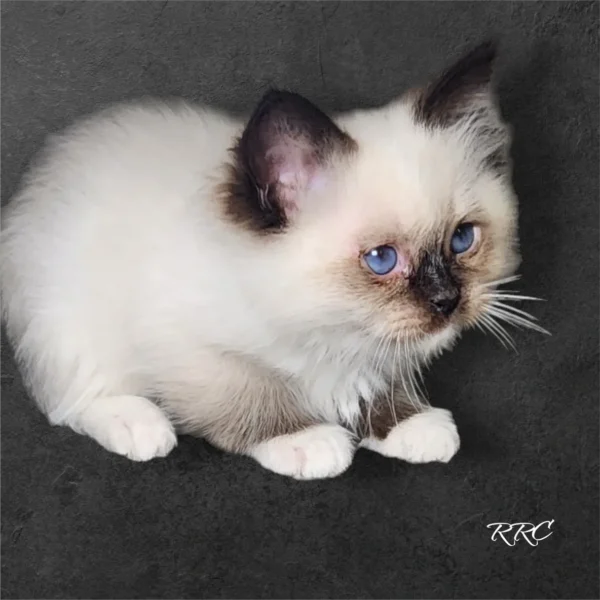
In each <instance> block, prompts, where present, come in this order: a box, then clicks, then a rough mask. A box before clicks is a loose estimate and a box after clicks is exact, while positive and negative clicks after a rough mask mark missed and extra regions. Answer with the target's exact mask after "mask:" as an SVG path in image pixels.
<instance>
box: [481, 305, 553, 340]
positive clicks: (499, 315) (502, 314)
mask: <svg viewBox="0 0 600 600" xmlns="http://www.w3.org/2000/svg"><path fill="white" fill-rule="evenodd" d="M486 312H487V314H488V315H491V316H493V317H496V319H498V320H500V321H505V322H506V323H510V324H511V325H514V326H521V327H523V328H525V329H532V330H533V331H539V332H540V333H544V334H546V335H551V334H550V332H549V331H547V330H546V329H544V328H543V327H542V326H541V325H538V324H537V323H534V322H532V321H531V320H529V319H525V318H523V317H520V316H518V315H515V314H513V313H510V312H508V311H506V310H504V309H502V308H498V307H497V306H495V307H492V306H488V308H487V311H486Z"/></svg>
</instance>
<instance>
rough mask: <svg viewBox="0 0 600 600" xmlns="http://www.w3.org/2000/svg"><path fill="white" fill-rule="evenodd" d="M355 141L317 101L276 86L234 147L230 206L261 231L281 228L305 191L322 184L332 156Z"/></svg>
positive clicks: (298, 208)
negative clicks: (234, 191)
mask: <svg viewBox="0 0 600 600" xmlns="http://www.w3.org/2000/svg"><path fill="white" fill-rule="evenodd" d="M354 145H355V143H354V141H353V140H352V139H351V138H350V137H349V136H348V135H347V134H345V133H344V132H343V131H342V130H341V129H339V127H338V126H337V125H336V124H335V123H334V122H333V121H332V120H331V119H330V118H329V117H328V116H327V115H326V114H325V113H323V112H322V111H321V110H319V109H318V108H317V107H316V106H315V105H314V104H312V103H311V102H309V101H308V100H307V99H306V98H303V97H302V96H300V95H298V94H293V93H290V92H284V91H278V90H272V91H270V92H268V93H267V94H266V95H265V96H264V97H263V98H262V99H261V101H260V102H259V104H258V106H257V107H256V109H255V111H254V113H253V114H252V116H251V117H250V120H249V121H248V124H247V126H246V129H245V130H244V132H243V134H242V136H241V138H240V140H239V142H238V144H237V146H236V148H235V149H234V152H235V160H236V162H237V168H236V173H237V175H236V176H237V177H238V181H237V192H238V193H237V194H236V195H235V196H236V197H235V199H233V198H232V201H235V202H238V203H242V204H243V205H240V206H237V207H231V208H233V209H234V211H238V212H239V214H245V215H246V220H250V221H252V222H253V225H254V226H258V227H259V228H261V229H271V230H272V229H279V230H280V229H283V228H284V227H285V226H286V225H287V223H288V221H289V219H290V217H292V216H293V214H294V213H295V212H296V211H297V210H301V208H302V207H301V200H302V197H303V194H304V193H305V192H306V191H307V189H309V188H310V187H311V186H314V185H318V184H320V183H322V181H323V178H325V177H326V171H327V166H328V163H329V160H330V159H331V158H332V156H333V155H334V154H335V153H337V152H339V153H344V152H347V151H350V150H352V148H353V147H354Z"/></svg>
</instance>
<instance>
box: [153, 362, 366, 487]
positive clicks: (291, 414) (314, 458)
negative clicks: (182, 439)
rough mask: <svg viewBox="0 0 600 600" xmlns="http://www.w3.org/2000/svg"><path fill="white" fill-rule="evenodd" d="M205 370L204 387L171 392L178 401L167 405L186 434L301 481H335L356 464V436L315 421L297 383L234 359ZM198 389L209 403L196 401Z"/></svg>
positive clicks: (168, 402)
mask: <svg viewBox="0 0 600 600" xmlns="http://www.w3.org/2000/svg"><path fill="white" fill-rule="evenodd" d="M204 367H205V369H206V370H205V377H204V381H203V382H202V383H201V384H200V385H198V386H192V388H191V389H190V391H189V392H185V391H183V390H179V392H178V393H177V394H175V395H172V394H168V397H170V398H176V399H175V400H166V401H165V408H166V409H167V411H168V412H169V414H170V415H172V416H173V418H174V419H175V420H176V421H177V422H178V423H179V424H180V425H179V430H180V431H181V432H183V433H189V434H192V435H198V436H201V437H204V438H206V439H207V440H208V441H209V442H210V443H212V444H213V445H215V446H217V447H219V448H221V449H223V450H226V451H228V452H236V453H238V454H245V455H247V456H251V457H252V458H254V459H255V460H257V461H258V462H259V463H260V464H261V465H262V466H263V467H265V468H266V469H269V470H271V471H274V472H276V473H279V474H280V475H287V476H290V477H294V478H296V479H319V478H325V477H335V476H336V475H339V474H340V473H342V472H343V471H345V470H346V469H347V468H348V467H349V466H350V464H351V462H352V458H353V456H354V452H355V449H356V443H357V440H356V438H355V436H354V434H353V433H352V432H350V431H349V430H348V429H345V428H344V427H341V426H340V425H337V424H327V423H322V422H320V421H319V420H318V419H316V418H314V417H312V416H311V415H310V414H309V412H308V411H307V410H306V409H303V408H302V407H303V401H302V394H301V392H300V390H298V389H295V388H294V386H293V384H292V383H291V382H289V381H284V380H283V379H282V378H280V377H279V376H278V375H277V374H276V373H272V372H270V371H266V370H261V369H260V368H258V367H255V366H254V365H248V364H246V363H245V362H243V361H242V360H237V359H233V358H231V357H227V358H225V357H219V359H218V361H217V363H216V364H214V365H208V364H207V363H206V362H205V364H204ZM206 375H210V377H206ZM194 389H195V390H196V394H197V392H198V391H199V390H201V397H202V398H208V399H209V400H202V401H199V398H198V396H196V398H195V399H194V396H193V395H194ZM163 397H165V394H163ZM186 397H187V399H185V398H186Z"/></svg>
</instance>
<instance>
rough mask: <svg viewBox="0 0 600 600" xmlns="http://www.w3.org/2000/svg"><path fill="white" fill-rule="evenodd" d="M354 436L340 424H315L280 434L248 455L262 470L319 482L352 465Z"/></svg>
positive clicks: (354, 445)
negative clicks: (318, 480)
mask: <svg viewBox="0 0 600 600" xmlns="http://www.w3.org/2000/svg"><path fill="white" fill-rule="evenodd" d="M355 447H356V444H355V443H354V438H353V435H352V434H351V433H350V432H349V431H348V430H347V429H344V428H343V427H340V426H339V425H315V426H313V427H308V428H307V429H304V430H302V431H299V432H298V433H293V434H290V435H281V436H279V437H276V438H273V439H270V440H267V441H266V442H263V443H261V444H259V445H258V446H256V447H255V448H253V449H252V450H251V451H250V452H249V454H250V456H252V457H253V458H255V459H256V460H257V461H258V462H259V463H260V464H261V465H262V466H263V467H265V468H266V469H270V470H271V471H275V473H279V474H280V475H288V476H290V477H294V478H295V479H322V478H325V477H335V476H336V475H339V474H340V473H343V472H344V471H345V470H346V469H347V468H348V467H349V466H350V463H351V462H352V457H353V456H354V450H355Z"/></svg>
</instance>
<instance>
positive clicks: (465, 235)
mask: <svg viewBox="0 0 600 600" xmlns="http://www.w3.org/2000/svg"><path fill="white" fill-rule="evenodd" d="M474 241H475V227H474V225H473V224H472V223H463V224H462V225H459V226H458V227H457V228H456V230H455V231H454V233H453V234H452V239H451V240H450V249H451V250H452V252H454V254H462V253H463V252H466V251H467V250H468V249H469V248H471V246H472V245H473V242H474Z"/></svg>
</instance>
